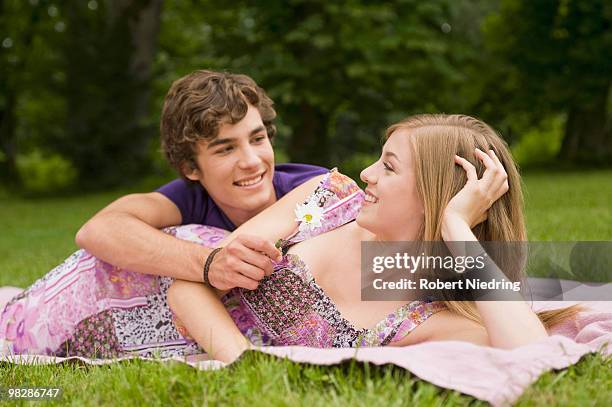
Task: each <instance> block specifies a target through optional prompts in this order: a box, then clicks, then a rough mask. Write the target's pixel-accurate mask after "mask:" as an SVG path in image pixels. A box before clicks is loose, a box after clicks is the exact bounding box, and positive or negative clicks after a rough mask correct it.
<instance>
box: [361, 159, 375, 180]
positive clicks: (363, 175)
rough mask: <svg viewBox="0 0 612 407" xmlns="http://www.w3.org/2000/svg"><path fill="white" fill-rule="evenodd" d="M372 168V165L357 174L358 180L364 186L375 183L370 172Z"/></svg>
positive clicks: (372, 173)
mask: <svg viewBox="0 0 612 407" xmlns="http://www.w3.org/2000/svg"><path fill="white" fill-rule="evenodd" d="M373 167H374V164H372V165H370V166H369V167H367V168H365V169H364V170H363V171H361V173H360V174H359V178H360V179H361V180H362V181H363V182H365V183H366V184H373V183H375V179H374V178H375V177H374V172H373V171H372V168H373Z"/></svg>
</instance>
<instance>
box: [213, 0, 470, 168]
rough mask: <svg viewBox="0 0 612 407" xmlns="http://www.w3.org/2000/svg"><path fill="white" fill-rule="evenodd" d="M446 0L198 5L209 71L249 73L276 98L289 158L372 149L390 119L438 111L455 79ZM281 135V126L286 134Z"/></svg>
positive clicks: (319, 158) (325, 160) (340, 156)
mask: <svg viewBox="0 0 612 407" xmlns="http://www.w3.org/2000/svg"><path fill="white" fill-rule="evenodd" d="M452 3H453V2H452V1H446V0H436V1H429V2H422V1H417V0H403V1H395V2H387V3H376V2H370V1H359V0H344V1H336V2H328V1H324V0H315V1H302V0H293V1H289V2H286V1H265V2H255V1H241V2H235V3H232V4H231V5H230V4H227V3H226V2H222V1H219V0H211V1H205V2H202V3H201V6H202V8H203V10H204V11H205V15H206V25H208V26H209V27H210V46H211V47H212V48H213V54H212V56H213V57H214V58H215V61H216V65H215V66H214V67H217V68H227V69H230V70H233V71H238V72H245V73H248V74H250V75H251V76H253V77H254V78H255V79H256V80H257V81H258V82H259V83H260V84H261V85H262V86H263V87H264V88H265V89H266V90H267V91H268V93H269V94H270V95H271V96H272V98H273V99H274V100H275V101H276V102H277V108H278V109H277V110H278V111H279V117H280V120H281V121H282V123H284V124H286V125H287V126H288V128H289V129H291V134H290V135H288V134H284V135H283V134H281V135H280V136H281V139H283V137H284V139H283V140H284V141H285V143H286V145H287V147H286V148H287V152H288V153H289V155H290V157H291V159H292V160H294V161H307V162H313V163H319V164H324V165H330V164H331V163H334V164H338V163H340V162H342V160H344V159H347V158H348V155H350V154H351V153H354V152H356V151H361V152H372V151H373V148H377V147H378V146H379V140H380V135H381V130H382V129H383V128H384V127H385V125H387V124H388V123H389V120H391V119H398V118H400V117H401V116H403V115H405V114H406V113H410V112H414V111H422V110H427V111H436V110H441V109H444V108H445V107H446V106H445V103H446V101H448V100H451V98H450V97H449V95H450V94H452V93H453V92H455V89H454V84H455V82H454V81H456V80H460V74H459V72H458V70H457V67H456V66H454V65H453V53H454V52H455V51H456V50H455V49H454V48H452V47H449V46H448V41H447V40H448V38H447V35H448V33H449V32H450V25H449V24H448V19H449V16H450V14H451V13H450V9H451V8H452ZM286 130H287V129H286Z"/></svg>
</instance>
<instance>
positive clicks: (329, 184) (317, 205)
mask: <svg viewBox="0 0 612 407" xmlns="http://www.w3.org/2000/svg"><path fill="white" fill-rule="evenodd" d="M363 198H364V192H363V191H362V190H361V188H359V186H358V185H357V183H356V182H355V181H353V180H352V179H351V178H350V177H348V176H346V175H344V174H342V173H340V172H338V169H337V168H334V169H332V170H330V171H329V173H328V174H327V175H326V176H325V177H324V178H323V179H322V180H321V182H320V183H319V185H318V186H317V188H316V189H315V190H314V191H313V193H312V194H310V196H309V197H308V199H306V201H304V203H302V204H298V205H297V206H296V209H295V216H296V218H295V221H296V222H297V223H296V229H295V231H294V232H293V233H292V234H291V235H289V236H288V237H286V238H284V239H279V240H278V241H277V242H276V247H277V248H279V249H281V250H282V251H283V253H285V252H286V250H287V249H288V248H289V247H290V246H291V245H293V244H296V243H298V242H301V241H303V240H306V239H310V238H312V237H315V236H317V235H320V234H322V233H325V232H328V231H330V230H333V229H335V228H337V227H340V226H342V225H344V224H346V223H348V222H350V221H352V220H354V219H355V218H356V217H357V214H358V213H359V209H360V208H361V205H362V203H363Z"/></svg>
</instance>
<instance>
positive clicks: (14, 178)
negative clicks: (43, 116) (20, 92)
mask: <svg viewBox="0 0 612 407" xmlns="http://www.w3.org/2000/svg"><path fill="white" fill-rule="evenodd" d="M5 98H6V107H5V108H4V109H3V110H1V111H0V151H2V153H3V155H4V157H3V159H2V160H0V174H1V175H0V178H1V179H2V181H3V182H6V183H7V184H11V185H15V184H17V183H18V182H19V177H18V174H17V165H16V163H15V157H16V155H17V151H16V148H15V127H16V119H15V103H16V100H15V93H14V92H13V91H12V89H10V88H8V89H7V94H5Z"/></svg>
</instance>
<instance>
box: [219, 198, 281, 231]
mask: <svg viewBox="0 0 612 407" xmlns="http://www.w3.org/2000/svg"><path fill="white" fill-rule="evenodd" d="M275 202H276V196H273V197H272V199H270V201H269V202H268V204H266V205H265V206H263V207H261V209H258V210H254V211H253V210H252V211H247V210H243V209H240V208H229V209H228V208H222V207H219V209H221V211H222V212H223V213H224V214H225V216H227V217H228V219H229V220H230V221H231V222H232V223H233V224H234V226H236V227H239V226H240V225H242V224H243V223H245V222H246V221H248V220H249V219H251V218H253V217H255V216H257V215H258V214H260V213H261V212H263V210H264V209H266V208H268V207H270V206H272V205H273V204H274V203H275Z"/></svg>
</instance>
